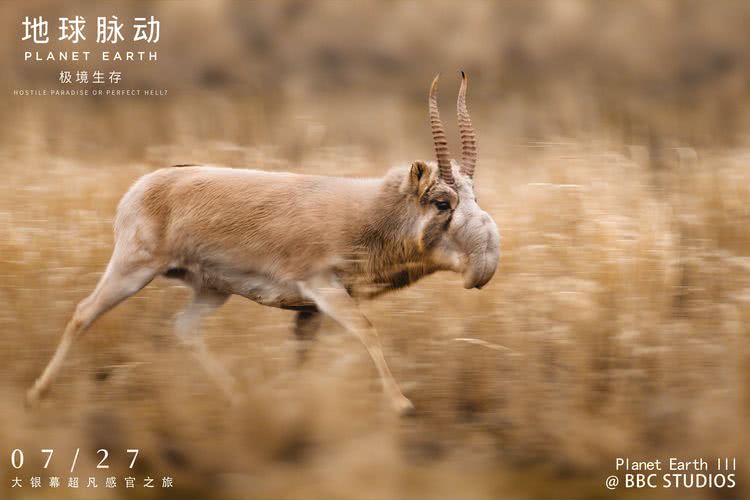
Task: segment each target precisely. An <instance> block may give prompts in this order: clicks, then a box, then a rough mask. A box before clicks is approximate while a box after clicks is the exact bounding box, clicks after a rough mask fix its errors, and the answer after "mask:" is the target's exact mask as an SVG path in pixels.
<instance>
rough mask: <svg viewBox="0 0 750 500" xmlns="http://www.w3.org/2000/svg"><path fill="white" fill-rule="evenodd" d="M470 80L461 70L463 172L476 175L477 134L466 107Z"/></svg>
mask: <svg viewBox="0 0 750 500" xmlns="http://www.w3.org/2000/svg"><path fill="white" fill-rule="evenodd" d="M467 86H468V81H467V79H466V73H464V72H463V71H461V88H460V89H459V91H458V103H457V105H456V108H457V110H458V132H459V134H460V135H461V172H462V173H463V174H464V175H467V176H469V177H472V178H473V177H474V167H475V166H476V164H477V136H476V134H475V133H474V127H473V126H472V125H471V118H470V117H469V110H468V109H466V87H467Z"/></svg>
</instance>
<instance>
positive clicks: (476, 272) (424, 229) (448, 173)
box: [405, 71, 500, 289]
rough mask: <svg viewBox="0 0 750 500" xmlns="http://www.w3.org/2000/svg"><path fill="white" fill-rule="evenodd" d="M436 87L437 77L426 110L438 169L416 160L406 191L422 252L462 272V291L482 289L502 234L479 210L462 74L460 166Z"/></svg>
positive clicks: (473, 141)
mask: <svg viewBox="0 0 750 500" xmlns="http://www.w3.org/2000/svg"><path fill="white" fill-rule="evenodd" d="M437 86H438V77H437V76H436V77H435V79H434V80H433V81H432V86H431V87H430V96H429V109H430V125H431V128H432V138H433V142H434V144H435V153H436V156H437V166H435V165H434V164H427V163H425V162H421V161H417V162H414V163H413V164H412V166H411V171H410V174H409V178H408V181H407V182H406V183H405V184H406V186H405V187H406V189H408V190H409V191H411V193H412V194H414V195H415V196H414V198H415V200H416V204H417V207H418V211H419V213H420V215H419V219H420V222H419V226H420V229H421V230H420V231H419V232H418V233H419V238H420V240H421V241H420V242H419V243H420V247H421V248H422V249H423V251H424V252H426V253H427V254H428V256H429V258H430V260H432V261H433V262H434V263H435V265H436V266H438V267H439V268H441V269H446V270H452V271H455V272H459V273H461V274H462V275H463V281H464V287H465V288H469V289H470V288H482V287H483V286H484V285H485V284H487V282H488V281H489V280H490V279H491V278H492V276H493V275H494V274H495V270H496V269H497V263H498V260H499V258H500V236H499V234H498V230H497V225H496V224H495V221H494V220H492V217H490V216H489V214H488V213H487V212H485V211H484V210H482V209H481V208H480V207H479V205H478V204H477V198H476V195H475V194H474V168H475V166H476V161H477V142H476V135H475V134H474V128H473V127H472V124H471V119H470V118H469V112H468V110H467V108H466V87H467V81H466V75H465V74H464V72H463V71H462V72H461V88H460V90H459V93H458V104H457V108H458V126H459V133H460V136H461V152H462V155H461V162H460V163H457V162H455V161H451V159H450V154H449V152H448V144H447V140H446V136H445V130H444V129H443V124H442V122H441V121H440V113H439V111H438V104H437Z"/></svg>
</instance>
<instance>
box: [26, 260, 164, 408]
mask: <svg viewBox="0 0 750 500" xmlns="http://www.w3.org/2000/svg"><path fill="white" fill-rule="evenodd" d="M122 255H123V254H122V253H118V252H117V251H115V253H114V254H113V256H112V258H111V259H110V262H109V264H108V265H107V270H106V271H105V272H104V275H103V276H102V277H101V279H100V280H99V283H98V284H97V285H96V288H95V289H94V291H93V292H92V293H91V295H89V296H88V297H86V298H85V299H83V300H82V301H81V302H79V303H78V305H77V306H76V310H75V313H73V317H72V318H71V319H70V321H69V322H68V324H67V326H66V327H65V331H64V333H63V335H62V338H61V340H60V343H59V345H58V346H57V350H56V351H55V354H54V355H53V356H52V359H51V360H50V361H49V363H48V364H47V366H46V368H45V369H44V372H42V375H41V376H40V377H39V378H38V379H37V380H36V382H34V385H33V386H32V387H31V389H29V391H28V392H27V393H26V404H27V406H33V405H35V404H36V403H37V402H38V401H39V399H41V398H42V397H43V396H44V395H45V394H46V392H47V391H48V390H49V387H50V384H52V382H53V380H54V378H55V376H56V375H57V373H58V372H59V371H60V368H61V367H62V364H63V362H64V360H65V356H66V355H67V354H68V351H69V350H70V347H71V346H72V345H73V342H74V341H75V340H76V339H77V338H78V337H79V336H80V335H81V334H82V333H83V332H85V331H86V330H87V329H88V328H89V327H90V326H91V324H92V323H93V322H94V321H95V320H96V319H97V318H98V317H99V316H101V315H102V314H104V313H105V312H107V311H108V310H110V309H112V308H113V307H115V306H116V305H117V304H119V303H120V302H122V301H123V300H125V299H127V298H128V297H130V296H131V295H134V294H135V293H137V292H138V291H139V290H140V289H142V288H143V287H144V286H146V285H147V284H148V283H149V282H150V281H151V280H152V279H153V278H154V276H156V274H157V271H158V269H156V268H155V267H154V266H152V265H149V264H143V263H137V262H133V261H131V260H130V259H129V258H128V257H123V256H122Z"/></svg>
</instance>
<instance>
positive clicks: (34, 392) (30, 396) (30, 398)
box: [24, 386, 44, 410]
mask: <svg viewBox="0 0 750 500" xmlns="http://www.w3.org/2000/svg"><path fill="white" fill-rule="evenodd" d="M43 395H44V393H43V392H42V391H40V390H39V389H38V388H37V387H36V386H34V387H32V388H31V389H29V390H28V392H27V393H26V400H25V402H24V406H26V408H27V409H29V410H32V409H34V408H36V407H37V406H39V400H40V399H41V398H42V396H43Z"/></svg>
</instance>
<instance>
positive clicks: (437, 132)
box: [430, 75, 456, 186]
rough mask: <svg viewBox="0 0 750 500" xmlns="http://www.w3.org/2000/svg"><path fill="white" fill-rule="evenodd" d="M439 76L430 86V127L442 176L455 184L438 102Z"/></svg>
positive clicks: (446, 180)
mask: <svg viewBox="0 0 750 500" xmlns="http://www.w3.org/2000/svg"><path fill="white" fill-rule="evenodd" d="M438 78H440V75H436V76H435V79H434V80H432V85H431V86H430V127H431V128H432V141H433V142H434V144H435V155H436V156H437V162H438V168H439V169H440V177H441V178H442V179H443V180H444V181H445V182H446V183H448V184H450V185H451V186H455V184H456V183H455V181H454V180H453V171H452V170H451V160H450V154H449V153H448V139H446V137H445V129H443V123H442V122H441V121H440V112H439V111H438V103H437V88H438Z"/></svg>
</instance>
